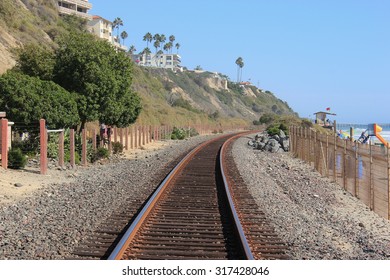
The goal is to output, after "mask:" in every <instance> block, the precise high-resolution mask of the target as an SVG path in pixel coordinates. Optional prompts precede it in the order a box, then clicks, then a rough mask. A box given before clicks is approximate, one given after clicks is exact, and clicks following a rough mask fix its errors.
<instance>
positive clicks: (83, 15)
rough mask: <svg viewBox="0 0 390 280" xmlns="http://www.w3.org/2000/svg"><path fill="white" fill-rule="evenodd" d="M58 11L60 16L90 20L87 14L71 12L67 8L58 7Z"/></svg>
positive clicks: (90, 16)
mask: <svg viewBox="0 0 390 280" xmlns="http://www.w3.org/2000/svg"><path fill="white" fill-rule="evenodd" d="M58 11H59V12H60V14H65V15H76V16H79V17H82V18H85V19H88V20H92V15H90V14H87V13H82V12H78V11H76V10H72V9H68V8H64V7H60V6H59V7H58Z"/></svg>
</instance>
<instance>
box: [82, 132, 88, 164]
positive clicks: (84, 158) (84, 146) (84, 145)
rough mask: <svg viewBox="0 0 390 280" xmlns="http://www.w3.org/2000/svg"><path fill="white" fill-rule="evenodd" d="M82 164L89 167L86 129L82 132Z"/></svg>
mask: <svg viewBox="0 0 390 280" xmlns="http://www.w3.org/2000/svg"><path fill="white" fill-rule="evenodd" d="M81 164H82V165H83V166H87V132H86V130H85V128H83V130H82V131H81Z"/></svg>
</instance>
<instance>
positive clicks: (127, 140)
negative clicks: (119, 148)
mask: <svg viewBox="0 0 390 280" xmlns="http://www.w3.org/2000/svg"><path fill="white" fill-rule="evenodd" d="M125 146H126V151H127V150H129V127H126V128H125Z"/></svg>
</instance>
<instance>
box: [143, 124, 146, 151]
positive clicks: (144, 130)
mask: <svg viewBox="0 0 390 280" xmlns="http://www.w3.org/2000/svg"><path fill="white" fill-rule="evenodd" d="M145 132H146V129H145V126H144V125H143V126H142V146H145V143H146V141H145V140H146V139H145Z"/></svg>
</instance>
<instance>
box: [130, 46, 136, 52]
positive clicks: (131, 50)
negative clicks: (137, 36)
mask: <svg viewBox="0 0 390 280" xmlns="http://www.w3.org/2000/svg"><path fill="white" fill-rule="evenodd" d="M136 51H137V49H136V48H135V46H134V45H131V46H130V48H129V53H130V54H133V53H135V52H136Z"/></svg>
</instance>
